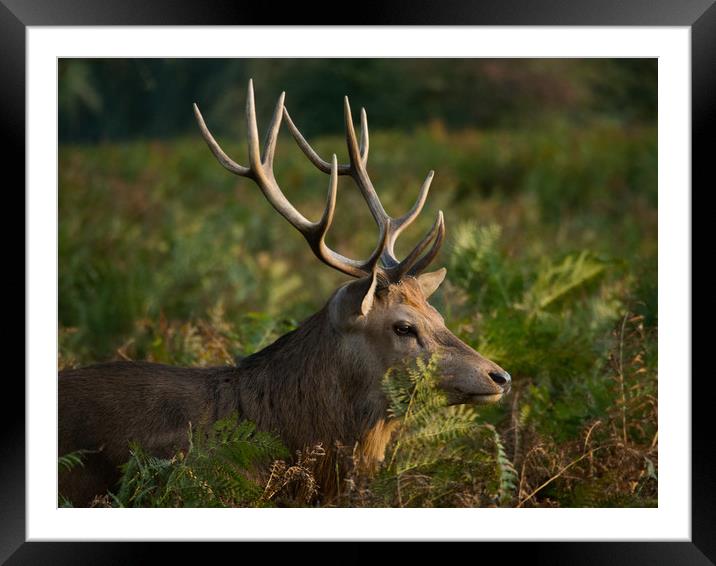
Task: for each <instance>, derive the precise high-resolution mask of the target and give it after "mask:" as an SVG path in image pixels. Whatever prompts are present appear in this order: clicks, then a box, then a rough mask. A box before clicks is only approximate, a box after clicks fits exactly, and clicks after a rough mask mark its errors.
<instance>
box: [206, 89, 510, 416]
mask: <svg viewBox="0 0 716 566" xmlns="http://www.w3.org/2000/svg"><path fill="white" fill-rule="evenodd" d="M284 98H285V93H282V94H281V96H280V97H279V99H278V103H277V104H276V108H275V110H274V113H273V118H272V120H271V123H270V125H269V127H268V131H267V135H266V139H265V142H264V146H263V151H261V150H260V147H259V134H258V126H257V121H256V109H255V102H254V89H253V83H252V82H251V81H249V87H248V96H247V104H246V115H247V121H248V153H249V155H248V166H243V165H239V164H238V163H236V162H234V161H233V160H232V159H231V158H229V157H228V156H227V155H226V153H224V151H223V150H222V149H221V147H220V146H219V144H218V143H217V142H216V140H215V139H214V137H213V136H212V134H211V132H210V131H209V129H208V128H207V126H206V124H205V122H204V119H203V117H202V115H201V112H200V111H199V108H198V107H197V106H196V104H194V113H195V115H196V119H197V122H198V124H199V127H200V129H201V133H202V136H203V137H204V140H205V141H206V143H207V144H208V146H209V149H210V150H211V151H212V153H213V154H214V156H215V157H216V159H217V160H218V161H219V163H221V165H223V166H224V167H225V168H226V169H227V170H229V171H230V172H232V173H234V174H236V175H239V176H241V177H247V178H249V179H252V180H253V181H254V182H255V183H256V184H257V185H258V186H259V188H260V189H261V191H262V192H263V194H264V196H265V197H266V198H267V199H268V201H269V203H270V204H271V205H272V206H273V207H274V208H275V209H276V210H277V211H278V212H279V213H280V214H281V215H282V216H283V217H284V218H285V219H286V220H288V222H289V223H290V224H291V225H292V226H293V227H294V228H296V229H297V230H298V231H299V232H300V233H301V234H302V235H303V237H304V238H305V239H306V241H307V242H308V245H309V246H310V248H311V250H312V251H313V253H314V254H315V255H316V257H317V258H318V259H319V260H321V261H322V262H323V263H325V264H327V265H329V266H331V267H333V268H334V269H337V270H338V271H340V272H342V273H344V274H346V275H349V276H351V277H353V278H354V279H353V280H352V281H350V282H348V283H346V284H344V285H343V286H341V287H339V289H338V290H336V292H335V293H333V295H332V297H331V299H330V300H329V302H328V305H327V307H326V309H325V310H326V312H327V318H328V320H329V322H330V325H331V327H332V329H333V331H334V334H333V336H335V340H334V343H333V344H332V346H331V347H332V348H334V349H335V351H336V352H337V353H340V357H341V358H342V359H348V360H351V365H352V368H353V370H352V371H351V372H350V373H351V375H360V376H363V377H362V378H363V379H364V380H366V383H369V384H370V386H371V387H373V390H374V391H375V388H376V384H377V383H379V381H378V380H379V378H380V377H382V376H383V375H384V374H385V372H386V371H388V370H389V369H390V368H393V367H396V366H398V365H401V364H411V363H414V362H415V360H417V359H419V358H427V357H430V356H431V355H433V354H437V356H438V360H439V362H438V369H439V372H440V374H441V376H442V377H441V379H440V382H439V386H440V387H441V388H442V389H443V390H444V391H445V393H446V396H447V399H448V402H449V403H451V404H459V403H490V402H494V401H497V400H499V399H500V398H501V397H502V396H503V395H504V394H506V393H507V392H508V391H509V389H510V375H509V374H508V373H507V372H506V371H505V370H503V369H502V368H500V367H499V366H498V365H497V364H495V363H494V362H492V361H490V360H488V359H486V358H484V357H483V356H481V355H480V354H479V353H478V352H476V351H475V350H473V349H472V348H470V347H469V346H468V345H466V344H465V343H464V342H462V341H461V340H459V339H458V338H457V337H456V336H455V335H454V334H453V333H452V332H450V330H448V328H447V327H446V326H445V322H444V320H443V318H442V316H441V315H440V314H439V313H438V312H437V310H435V309H434V308H433V307H432V306H431V305H430V304H429V303H428V298H429V297H430V295H431V294H432V293H433V292H434V291H435V290H436V289H437V288H438V286H439V285H440V284H441V283H442V281H443V279H444V278H445V275H446V270H445V269H444V268H443V269H439V270H437V271H433V272H428V273H426V272H425V269H426V268H427V267H428V265H429V264H430V263H431V262H432V260H433V259H434V258H435V256H436V255H437V253H438V251H439V250H440V246H441V245H442V243H443V240H444V237H445V223H444V220H443V214H442V211H440V212H438V215H437V218H436V220H435V223H434V224H433V227H432V228H431V229H430V231H429V232H428V233H427V234H426V235H425V237H424V238H423V239H422V240H421V241H420V242H419V243H418V244H417V245H416V246H415V247H414V248H413V250H412V251H411V252H410V253H409V254H408V255H407V256H406V257H405V258H404V259H402V260H398V259H397V258H396V256H395V251H394V247H395V242H396V239H397V238H398V236H399V235H400V234H401V232H402V231H403V230H404V229H405V228H406V227H407V226H408V225H409V224H410V223H411V222H413V221H414V220H415V218H416V217H417V216H418V214H420V211H421V210H422V208H423V205H424V204H425V200H426V198H427V196H428V191H429V189H430V183H431V181H432V179H433V171H430V172H429V173H428V175H427V177H426V179H425V181H424V182H423V185H422V187H421V188H420V191H419V193H418V198H417V200H416V202H415V204H414V205H413V207H412V208H411V209H410V210H409V211H408V212H407V213H405V214H404V215H402V216H399V217H391V216H389V215H388V214H387V213H386V211H385V209H384V208H383V205H382V204H381V202H380V199H379V198H378V195H377V193H376V191H375V189H374V187H373V184H372V182H371V180H370V177H369V176H368V173H367V170H366V166H367V162H368V147H369V138H368V120H367V116H366V113H365V110H361V131H360V142H359V141H358V139H357V136H356V132H355V129H354V125H353V118H352V115H351V108H350V105H349V102H348V98H347V97H346V98H345V101H344V117H345V130H346V141H347V145H348V155H349V163H345V164H339V163H338V162H337V158H336V155H335V154H334V155H333V157H332V159H331V161H330V162H329V161H326V160H324V159H323V158H321V157H320V156H319V154H318V153H317V152H316V151H315V150H314V149H313V148H312V147H311V146H310V145H309V143H308V142H307V141H306V139H305V138H304V136H303V135H302V134H301V132H300V131H299V130H298V128H297V127H296V125H295V124H294V123H293V120H292V119H291V117H290V116H289V113H288V110H287V109H286V107H285V106H284ZM283 120H285V121H286V123H287V125H288V128H289V130H290V132H291V134H292V136H293V138H294V139H295V140H296V142H297V144H298V146H299V147H300V148H301V150H302V151H303V153H304V154H305V155H306V157H307V158H308V159H309V160H310V161H311V162H312V163H313V164H314V165H315V166H316V167H317V168H318V169H319V170H321V171H322V172H324V173H327V174H328V175H329V182H328V196H327V199H326V206H325V210H324V211H323V215H322V216H321V218H320V219H319V220H318V221H316V222H311V221H310V220H308V219H307V218H305V217H304V216H303V215H302V214H301V213H300V212H299V211H298V210H296V208H295V207H294V206H293V205H292V204H291V203H290V202H289V201H288V200H287V199H286V197H285V196H284V194H283V192H282V190H281V188H280V187H279V185H278V183H277V182H276V179H275V177H274V173H273V160H274V154H275V150H276V140H277V137H278V133H279V129H280V127H281V123H282V121H283ZM341 175H345V176H349V177H351V178H352V179H353V181H354V183H355V184H356V186H357V187H358V189H359V190H360V192H361V194H362V195H363V198H364V199H365V201H366V203H367V205H368V208H369V209H370V212H371V215H372V216H373V219H374V220H375V222H376V224H377V226H378V231H379V235H378V243H377V244H376V246H375V248H374V249H373V251H372V253H371V254H370V256H369V257H368V258H367V259H365V260H356V259H351V258H348V257H346V256H344V255H342V254H340V253H338V252H336V251H335V250H332V249H331V248H329V247H328V246H327V245H326V242H325V237H326V233H327V232H328V229H329V228H330V226H331V223H332V221H333V215H334V210H335V205H336V193H337V189H338V177H339V176H341ZM356 368H358V371H356ZM346 379H348V378H346ZM376 392H377V391H376Z"/></svg>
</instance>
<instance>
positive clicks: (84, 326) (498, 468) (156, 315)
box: [59, 75, 658, 507]
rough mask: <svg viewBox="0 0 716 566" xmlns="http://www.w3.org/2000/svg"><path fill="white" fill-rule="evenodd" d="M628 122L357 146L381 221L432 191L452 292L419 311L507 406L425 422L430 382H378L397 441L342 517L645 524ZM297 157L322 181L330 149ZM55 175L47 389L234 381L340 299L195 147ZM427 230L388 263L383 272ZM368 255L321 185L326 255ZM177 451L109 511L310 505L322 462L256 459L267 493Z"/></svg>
mask: <svg viewBox="0 0 716 566" xmlns="http://www.w3.org/2000/svg"><path fill="white" fill-rule="evenodd" d="M605 76H606V75H605ZM610 76H611V75H610ZM592 79H594V76H592ZM78 80H79V79H78ZM82 80H90V79H89V78H88V77H86V79H82ZM595 80H596V79H595ZM631 88H632V87H629V89H631ZM634 88H635V87H634ZM629 89H627V90H629ZM605 96H607V95H605ZM608 96H612V95H608ZM613 96H614V97H616V98H618V96H626V94H625V93H624V92H621V93H619V95H618V96H617V94H613ZM616 98H615V99H616ZM605 104H606V103H605ZM368 109H369V110H370V107H369V108H368ZM292 112H293V109H292ZM630 112H631V111H630ZM649 112H650V110H649V108H648V107H647V106H645V107H644V108H643V109H642V110H640V111H639V112H634V113H632V114H633V115H632V116H631V117H629V120H628V121H619V120H615V119H609V120H606V119H604V118H603V117H597V118H589V119H587V118H584V119H582V120H568V118H565V117H564V116H561V117H558V118H557V119H554V120H549V121H545V122H544V123H543V124H541V126H540V128H527V127H519V125H516V126H514V127H513V126H510V127H499V128H497V127H495V128H491V129H485V128H483V129H465V130H463V131H452V130H449V129H446V128H444V127H443V126H441V125H440V123H432V124H426V123H423V124H419V125H418V126H417V127H416V128H415V131H414V132H412V133H410V134H404V133H398V132H394V131H387V130H380V129H376V128H375V126H374V128H373V129H372V130H371V148H372V154H371V161H370V164H369V166H370V171H371V176H372V178H373V180H374V181H375V184H376V187H377V190H378V191H379V193H380V194H381V197H382V198H383V201H384V204H385V207H386V209H387V210H388V211H389V212H390V213H391V214H399V213H400V211H403V210H407V209H408V208H409V207H410V205H411V204H412V199H413V198H414V193H413V192H412V191H411V190H405V189H404V188H405V187H416V189H415V190H417V187H418V186H419V184H420V181H421V180H422V179H421V178H420V177H419V174H420V171H421V170H422V168H423V167H425V166H426V164H428V165H432V164H435V166H436V167H437V168H438V175H437V176H436V179H435V181H434V188H433V190H432V192H431V196H430V199H429V200H428V203H427V205H426V207H427V208H428V209H432V210H433V211H436V210H437V209H442V210H443V211H444V213H445V218H446V222H447V226H448V232H447V239H446V245H445V251H444V252H443V260H444V262H445V263H447V265H448V267H449V270H448V279H447V281H446V283H444V284H443V286H442V287H441V289H440V290H439V291H438V293H436V295H435V296H434V301H433V302H434V304H435V306H436V307H437V308H438V310H440V312H441V313H442V314H443V315H444V317H445V319H446V323H447V325H448V326H449V327H450V328H451V329H452V330H453V331H454V332H455V333H456V334H457V335H458V336H459V337H460V338H461V339H463V340H464V341H465V342H467V343H468V344H470V345H471V346H473V347H475V348H476V349H477V350H478V351H479V352H481V353H482V354H483V355H485V356H486V357H488V358H490V359H493V360H494V361H496V362H497V363H499V364H500V365H501V366H502V367H504V368H505V369H507V370H508V371H509V372H510V373H511V374H512V377H513V391H512V393H510V394H509V395H508V396H507V397H506V399H505V400H504V401H503V402H502V403H500V404H499V405H493V406H479V407H464V406H463V407H445V406H443V405H442V404H441V402H440V401H441V399H440V395H439V393H437V392H435V391H434V389H432V388H431V387H429V385H430V383H432V381H431V380H434V376H432V377H431V366H430V364H429V363H427V364H426V366H425V367H424V368H416V369H415V370H414V372H413V373H412V374H411V373H410V372H408V373H406V374H399V373H398V372H393V373H391V375H390V380H389V381H387V382H386V388H387V394H388V396H389V398H390V400H391V405H392V406H393V411H394V414H395V416H396V417H399V418H401V419H403V420H404V423H403V424H404V426H403V428H402V429H399V431H398V432H397V433H396V436H395V439H394V443H393V444H391V445H390V446H389V449H388V453H387V457H386V460H385V465H384V467H383V468H382V469H380V470H378V472H377V475H376V477H375V478H373V479H370V478H360V477H350V478H348V479H349V480H350V481H352V482H353V486H354V488H353V489H347V491H346V493H345V494H344V498H343V500H342V501H343V503H344V504H346V505H356V506H375V505H411V506H412V505H426V506H441V505H443V506H445V505H449V506H475V505H481V506H482V505H499V506H549V507H554V506H563V507H569V506H654V505H656V504H657V486H658V479H657V478H658V429H657V422H658V420H657V416H658V415H657V397H656V395H657V361H658V360H657V329H658V304H657V298H658V288H657V278H656V274H657V237H656V236H657V223H656V220H657V215H656V204H657V198H656V186H657V185H656V129H655V127H653V125H649V124H648V123H639V122H638V120H637V119H636V117H638V116H646V115H648V113H649ZM371 116H373V114H371ZM371 125H374V120H372V123H371ZM226 139H227V142H229V143H226V150H227V152H228V153H229V154H231V155H236V156H239V157H238V158H239V160H241V156H243V155H245V154H246V151H245V150H246V148H245V145H244V144H243V143H242V142H239V143H234V144H232V143H230V140H231V139H243V134H242V135H241V136H240V137H236V138H231V137H228V136H227V138H226ZM221 141H222V143H224V138H222V140H221ZM311 142H312V143H313V144H315V147H316V148H317V149H318V151H319V152H321V153H322V154H323V155H328V154H329V153H330V152H331V151H336V150H338V153H339V159H341V156H340V151H341V149H342V148H343V144H344V142H343V140H342V139H341V137H340V136H337V135H336V136H334V135H326V136H323V137H316V138H315V139H313V138H312V139H311ZM279 146H280V151H281V157H280V159H278V160H277V164H276V168H277V171H276V174H277V178H278V179H279V181H280V182H281V184H282V186H284V187H285V188H286V191H287V193H288V195H287V196H289V198H290V199H291V200H292V202H296V204H297V207H298V208H299V209H300V210H301V211H302V212H305V214H306V216H307V217H309V218H311V219H315V218H317V217H318V215H319V214H320V211H321V210H322V207H323V204H324V203H323V199H324V198H325V182H326V179H325V178H324V177H323V176H321V175H320V174H319V173H317V172H316V171H315V170H314V168H313V166H312V165H311V164H310V163H307V162H306V160H305V158H304V157H303V156H302V154H300V152H299V151H298V150H296V148H295V147H293V146H292V144H291V143H290V140H288V139H283V138H282V139H281V140H279ZM386 151H389V152H390V153H389V155H388V156H386V153H385V152H386ZM59 172H60V193H59V216H60V224H59V269H60V277H59V365H60V366H61V367H67V366H77V365H81V364H85V363H88V362H93V361H101V360H106V359H111V358H114V359H118V358H122V359H142V360H151V361H158V362H164V363H172V364H180V365H202V366H206V365H212V364H219V365H223V364H226V363H231V362H232V361H233V360H234V359H235V358H236V357H240V356H244V355H247V354H250V353H252V352H255V351H257V350H259V349H261V348H263V347H264V346H266V345H268V344H269V343H271V342H272V341H273V340H275V339H276V338H277V337H278V336H280V335H282V334H283V333H285V332H286V331H288V330H291V329H293V328H295V327H296V325H297V324H298V322H297V321H299V320H301V319H302V318H303V317H305V316H307V315H309V314H310V313H311V312H314V311H315V310H317V309H318V308H320V307H321V306H322V304H323V302H324V301H325V300H326V299H327V298H328V296H329V295H330V293H331V291H332V290H333V289H334V288H335V287H336V285H337V284H338V283H339V282H340V281H341V280H342V279H341V277H340V276H339V275H337V274H334V273H333V272H332V271H331V270H328V269H320V268H317V267H316V263H315V259H314V258H313V257H312V255H311V252H310V251H308V250H307V249H306V246H305V243H304V242H303V240H302V239H301V238H300V236H299V235H298V234H296V233H294V232H293V231H292V230H291V228H290V227H288V226H287V225H286V224H285V223H284V222H282V221H281V220H280V219H279V218H277V215H276V214H275V211H274V210H273V209H271V207H270V206H268V205H267V203H266V202H265V200H264V199H263V197H262V196H261V195H260V192H259V191H258V190H257V189H256V187H254V186H253V185H252V184H251V183H250V182H249V181H245V180H242V179H237V178H235V177H233V176H231V175H228V174H227V173H226V172H225V171H224V170H223V169H222V168H221V167H219V166H218V165H217V164H216V162H215V161H214V160H213V158H212V157H211V155H210V154H209V153H208V151H207V150H206V147H205V146H204V144H203V142H202V140H201V139H199V138H198V136H195V135H194V136H192V137H191V138H187V139H184V138H178V139H174V140H172V141H166V142H158V141H134V142H127V143H113V144H100V145H96V146H91V147H90V146H70V145H62V146H61V148H60V168H59ZM317 187H318V188H317ZM321 187H322V188H321ZM430 216H431V214H430V210H426V213H425V214H424V215H421V217H420V218H419V219H418V220H417V221H416V223H415V224H416V226H415V227H414V228H413V227H411V229H410V230H409V231H408V232H406V234H405V236H404V237H403V240H405V241H402V240H401V241H399V242H398V245H397V247H398V249H397V252H398V254H399V255H400V254H401V253H402V252H404V250H405V249H407V246H408V245H410V244H411V242H413V241H414V238H416V237H417V236H416V234H419V233H420V231H421V230H425V229H427V228H428V227H429V226H430V224H431V223H432V218H430ZM368 226H370V229H359V227H363V228H365V227H368ZM374 237H375V234H374V230H373V225H372V224H371V219H370V215H369V213H368V211H367V210H366V207H365V204H364V203H363V201H362V199H361V197H360V195H359V194H358V191H355V190H354V189H353V187H352V186H350V184H349V183H348V182H347V181H345V180H344V179H341V182H340V188H339V196H338V206H337V208H336V220H335V222H334V226H333V228H332V229H331V232H330V233H329V235H328V239H329V244H330V245H332V246H334V245H335V247H336V248H338V249H339V250H341V252H343V253H346V254H349V255H355V256H362V257H364V256H365V255H366V254H367V253H369V250H370V249H371V247H372V245H374ZM401 246H402V247H401ZM411 400H412V404H411ZM246 426H248V425H246ZM244 433H247V430H244ZM251 434H256V432H255V431H254V432H253V433H251ZM194 437H195V438H194V439H193V446H194V449H193V451H192V452H191V453H185V454H183V455H182V456H179V455H178V454H177V455H174V457H173V458H171V457H170V458H167V459H165V460H162V459H152V458H151V457H150V456H148V455H147V454H145V453H144V452H143V451H142V449H141V447H135V449H134V452H133V456H132V460H131V461H130V463H129V464H128V467H127V470H126V471H127V472H128V473H126V474H125V489H124V491H123V492H121V493H118V494H115V495H116V497H117V498H118V499H117V501H114V500H112V501H110V503H109V504H112V505H118V504H120V503H121V504H124V505H130V504H131V505H136V504H142V505H158V504H160V503H159V502H161V504H166V505H191V504H196V505H199V504H200V505H224V504H226V505H310V504H314V503H313V501H314V500H313V499H312V497H313V495H312V494H313V487H312V484H311V478H312V475H313V466H315V464H316V462H318V461H320V458H321V448H315V447H314V449H313V450H308V451H305V453H303V454H301V455H300V456H298V455H297V457H294V458H292V459H291V458H288V457H287V456H285V455H276V454H274V455H272V456H269V454H266V455H265V458H264V457H263V456H262V457H260V458H258V460H260V461H262V462H263V464H265V467H266V470H267V475H268V477H270V480H269V479H264V478H262V479H261V481H258V480H255V479H254V476H253V475H251V474H248V473H246V472H242V473H240V472H238V468H239V467H240V466H239V465H238V463H237V462H236V461H234V460H230V458H229V459H222V458H224V457H223V456H221V457H219V456H220V455H221V454H223V452H222V451H221V450H218V451H217V450H213V449H208V448H207V449H206V450H205V451H203V452H202V451H201V450H199V449H197V445H198V444H201V442H199V441H198V440H197V438H196V433H194ZM251 438H253V436H251ZM202 450H204V449H203V448H202ZM259 452H260V451H259ZM259 452H256V454H257V455H259ZM202 454H203V456H202ZM227 458H228V457H227ZM277 459H278V460H277ZM215 460H216V462H215ZM250 461H251V457H248V456H247V457H246V459H244V460H242V462H241V463H243V464H246V465H247V466H248V467H249V468H251V467H252V465H251V464H250ZM210 462H211V464H210ZM226 462H232V463H231V466H229V464H228V463H226ZM215 463H217V465H219V464H220V466H219V467H217V468H214V467H212V466H214V464H215ZM235 464H236V465H235ZM234 465H235V467H234ZM221 466H224V467H227V469H228V471H227V470H226V469H224V468H222V467H221ZM189 470H191V471H192V473H194V474H195V477H196V478H197V479H194V478H192V476H190V475H189ZM222 470H223V471H222ZM222 474H229V475H228V476H225V475H222ZM232 477H233V478H234V479H233V480H232V479H230V478H232ZM239 477H240V478H243V479H237V478H239ZM222 478H223V479H222ZM227 478H228V479H227ZM201 481H206V482H207V484H206V485H208V486H209V488H210V490H211V491H207V489H205V488H206V485H204V484H201ZM348 484H349V482H346V485H348ZM202 485H204V487H202ZM202 490H203V491H202ZM232 490H233V491H232Z"/></svg>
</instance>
